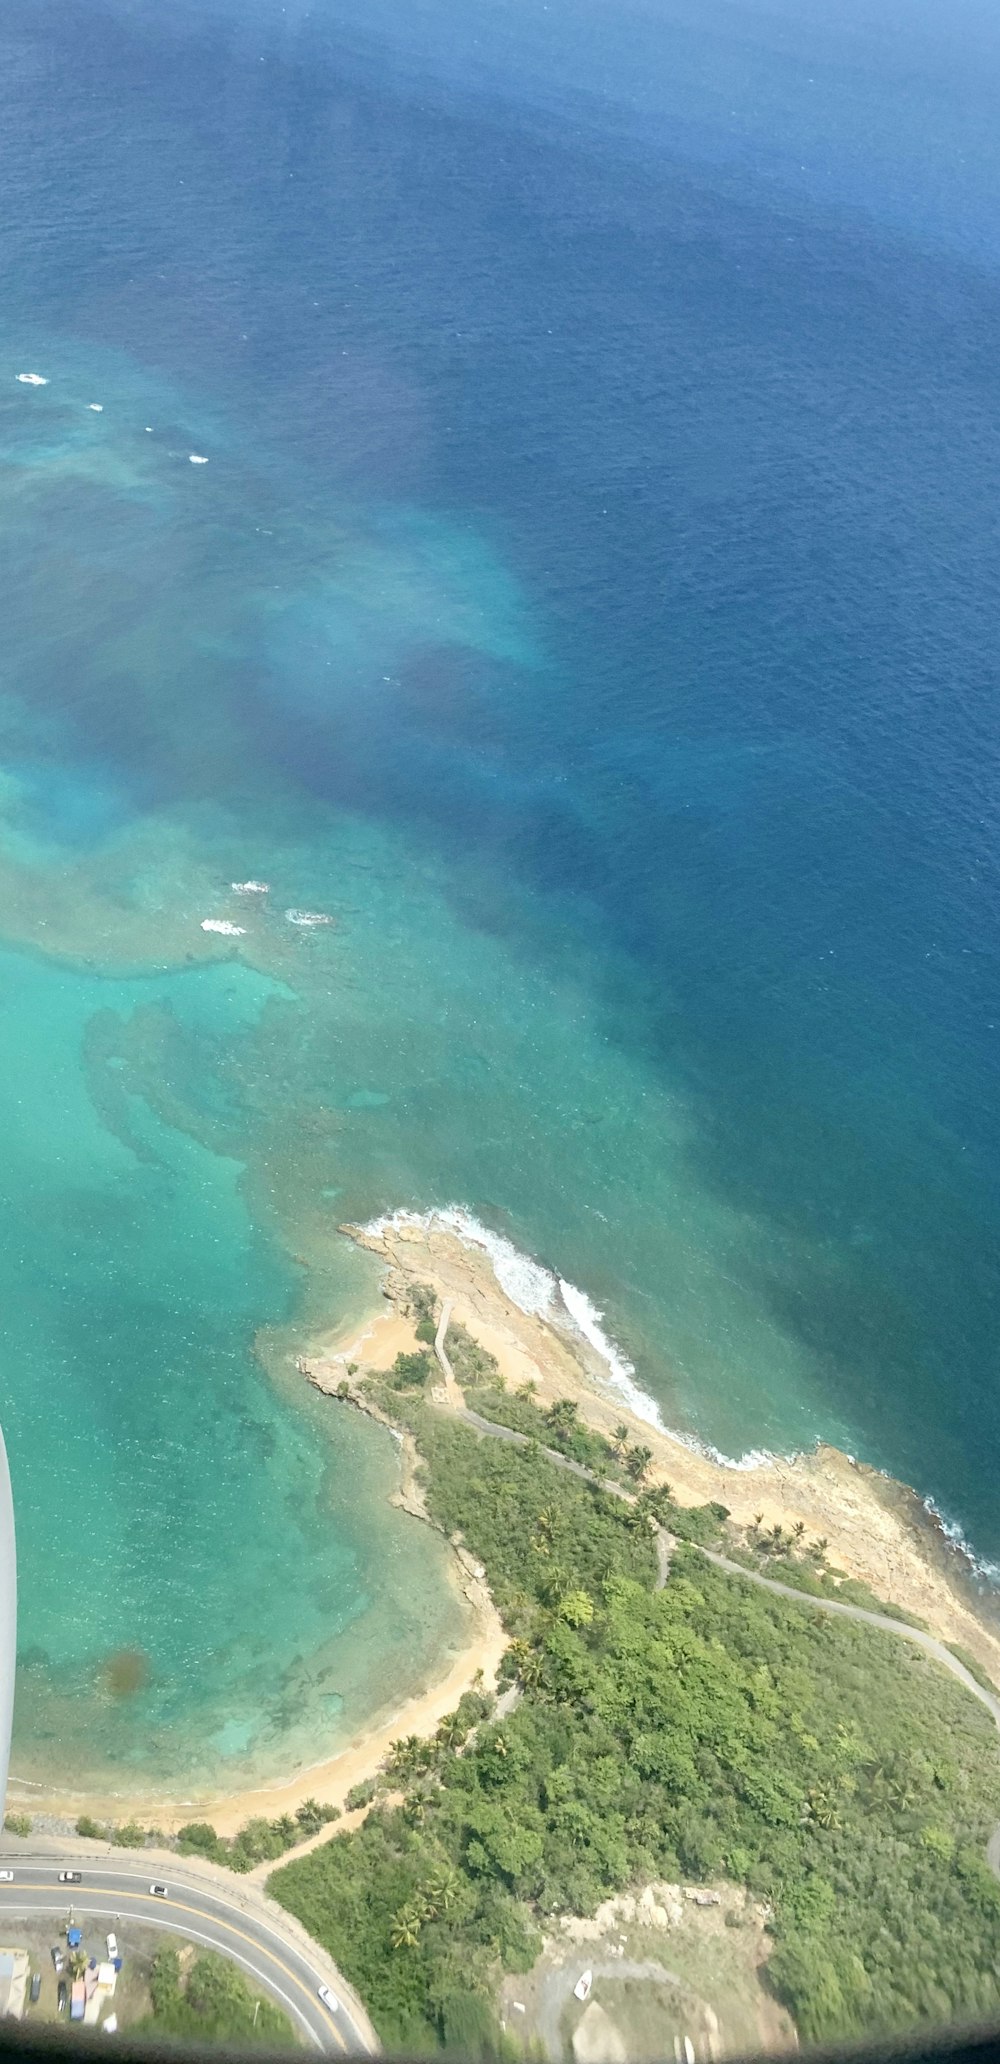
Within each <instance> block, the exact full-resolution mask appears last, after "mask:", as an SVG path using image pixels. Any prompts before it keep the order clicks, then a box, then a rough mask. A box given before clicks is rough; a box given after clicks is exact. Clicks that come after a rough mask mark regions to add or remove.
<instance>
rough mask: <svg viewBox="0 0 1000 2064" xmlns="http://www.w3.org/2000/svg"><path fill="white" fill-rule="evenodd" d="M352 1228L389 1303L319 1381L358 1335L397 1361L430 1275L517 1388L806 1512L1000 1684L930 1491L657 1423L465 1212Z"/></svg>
mask: <svg viewBox="0 0 1000 2064" xmlns="http://www.w3.org/2000/svg"><path fill="white" fill-rule="evenodd" d="M341 1231H342V1233H344V1234H345V1235H346V1236H347V1237H349V1238H351V1239H353V1240H354V1241H355V1242H356V1243H357V1244H358V1245H360V1246H362V1247H364V1248H365V1249H366V1250H367V1251H368V1252H370V1253H372V1254H374V1255H375V1256H376V1257H377V1258H378V1259H379V1260H380V1261H381V1262H382V1263H383V1264H384V1266H385V1269H386V1274H385V1278H384V1282H383V1300H384V1302H383V1309H382V1314H381V1316H379V1317H372V1318H370V1319H369V1320H368V1321H367V1322H366V1324H365V1326H364V1327H358V1326H355V1327H354V1328H353V1329H352V1331H351V1333H350V1334H349V1335H348V1334H346V1333H342V1334H340V1335H337V1336H332V1337H329V1338H327V1340H325V1341H324V1342H323V1343H322V1344H321V1352H320V1354H319V1355H318V1356H314V1357H311V1358H310V1361H309V1368H310V1374H311V1376H312V1380H313V1381H314V1382H316V1383H317V1387H318V1388H321V1389H324V1388H335V1384H336V1380H338V1379H339V1378H341V1377H342V1376H343V1373H344V1366H345V1363H346V1362H347V1360H349V1359H354V1358H358V1357H357V1354H356V1353H355V1354H352V1348H353V1349H354V1350H355V1351H357V1350H360V1349H361V1348H362V1345H363V1358H364V1360H365V1363H366V1365H367V1366H369V1367H381V1368H387V1367H389V1366H390V1365H391V1363H392V1360H393V1359H394V1356H395V1353H396V1352H397V1351H398V1345H399V1344H402V1339H403V1335H402V1331H401V1322H405V1318H406V1307H407V1303H408V1300H409V1294H410V1292H411V1290H412V1287H413V1286H414V1285H415V1284H417V1283H422V1284H427V1285H428V1286H429V1287H430V1288H431V1289H432V1290H433V1291H434V1292H435V1295H436V1296H437V1298H438V1300H439V1302H440V1303H441V1304H444V1303H445V1302H446V1301H447V1302H449V1303H450V1304H451V1305H452V1308H453V1313H454V1317H455V1318H456V1319H457V1320H459V1321H460V1323H461V1324H463V1325H464V1326H465V1327H466V1328H467V1330H468V1331H469V1332H471V1333H472V1334H473V1335H474V1336H475V1338H476V1339H477V1340H479V1341H480V1343H481V1344H482V1346H483V1347H485V1348H486V1349H487V1350H488V1351H489V1352H490V1353H491V1354H492V1355H493V1356H494V1357H495V1359H496V1361H497V1363H498V1364H499V1368H500V1371H501V1374H502V1375H503V1378H504V1380H505V1382H506V1383H507V1385H508V1387H509V1388H511V1389H517V1388H518V1387H519V1386H520V1385H521V1384H523V1383H526V1382H527V1383H531V1384H532V1385H533V1386H534V1388H535V1391H536V1394H537V1397H538V1401H539V1402H540V1403H541V1404H543V1405H544V1404H548V1403H551V1402H553V1401H554V1400H555V1399H556V1398H558V1397H571V1398H572V1399H573V1400H574V1402H575V1403H576V1405H577V1408H578V1411H579V1413H580V1416H581V1418H582V1419H584V1420H585V1421H586V1422H587V1424H588V1425H590V1426H592V1427H594V1428H595V1429H596V1430H597V1431H599V1432H601V1433H604V1434H605V1435H608V1436H610V1435H612V1434H613V1431H614V1428H615V1427H616V1426H617V1425H618V1424H623V1425H627V1426H628V1427H629V1431H630V1437H631V1438H632V1440H633V1441H635V1442H639V1443H642V1444H643V1445H645V1446H647V1447H649V1448H651V1449H652V1451H653V1458H654V1459H653V1463H652V1465H651V1472H650V1480H651V1481H654V1482H655V1481H664V1480H667V1481H669V1483H670V1484H671V1486H672V1488H673V1491H674V1495H675V1497H676V1498H677V1500H678V1502H679V1503H680V1504H687V1505H698V1504H704V1503H707V1502H709V1501H711V1500H717V1501H719V1502H720V1503H722V1504H724V1505H726V1506H727V1507H728V1508H729V1511H730V1513H731V1514H732V1517H733V1520H734V1522H735V1523H736V1524H737V1525H738V1526H751V1525H752V1524H753V1522H754V1519H755V1517H756V1515H757V1514H758V1513H760V1514H762V1515H763V1519H762V1524H763V1525H764V1527H771V1526H774V1525H780V1526H782V1527H785V1528H786V1529H789V1528H791V1527H793V1526H795V1525H796V1524H797V1523H799V1522H801V1523H803V1524H804V1526H805V1528H806V1529H807V1531H808V1533H809V1534H810V1535H811V1536H816V1535H820V1536H822V1537H824V1538H825V1539H826V1540H827V1541H828V1542H829V1559H830V1560H831V1561H832V1562H833V1563H834V1564H835V1565H836V1567H837V1568H838V1569H840V1570H841V1571H842V1572H843V1574H844V1575H846V1576H849V1577H853V1578H856V1579H858V1580H859V1581H861V1582H863V1583H866V1584H867V1585H869V1586H870V1588H871V1589H872V1590H873V1591H874V1592H876V1593H877V1595H878V1596H879V1597H880V1598H882V1599H884V1600H885V1601H886V1602H887V1603H889V1604H891V1605H896V1606H898V1607H900V1608H901V1609H902V1610H903V1611H905V1612H909V1613H912V1614H915V1615H916V1616H917V1617H918V1618H921V1619H923V1620H925V1621H926V1622H927V1624H928V1625H929V1626H930V1627H931V1628H932V1630H933V1631H934V1633H935V1634H936V1635H937V1636H938V1637H939V1638H940V1639H941V1640H943V1641H945V1642H956V1643H959V1644H960V1645H962V1646H963V1647H965V1648H967V1649H968V1650H969V1651H970V1652H971V1653H972V1654H973V1655H975V1657H976V1658H977V1661H978V1662H979V1663H980V1664H981V1666H982V1668H983V1669H984V1670H985V1671H986V1672H987V1674H988V1675H989V1676H990V1677H991V1679H992V1681H993V1682H994V1684H997V1685H998V1686H1000V1600H998V1602H997V1606H996V1608H993V1609H992V1610H991V1603H990V1601H989V1600H988V1599H984V1598H983V1597H981V1596H980V1595H979V1594H978V1593H977V1591H976V1589H975V1585H974V1580H973V1575H972V1569H971V1565H970V1564H969V1561H968V1558H967V1557H966V1556H965V1554H964V1552H963V1551H962V1550H961V1549H960V1548H958V1547H956V1546H955V1545H954V1544H953V1543H952V1542H951V1541H950V1539H949V1538H948V1535H947V1533H946V1532H945V1529H944V1526H943V1525H942V1523H941V1522H940V1521H939V1520H938V1519H937V1518H936V1517H935V1516H934V1515H933V1513H931V1512H929V1511H928V1509H927V1506H926V1504H925V1502H924V1500H923V1499H922V1498H921V1497H920V1495H919V1493H918V1492H916V1491H914V1490H912V1489H910V1488H909V1486H907V1485H905V1484H902V1483H898V1482H897V1481H896V1480H895V1479H894V1478H891V1477H888V1476H886V1475H885V1474H884V1473H883V1472H882V1471H880V1470H877V1469H874V1468H871V1467H870V1466H869V1465H868V1464H866V1463H862V1462H858V1461H856V1460H855V1459H854V1458H853V1457H851V1456H849V1455H845V1454H843V1453H842V1452H841V1451H840V1450H839V1449H837V1448H833V1447H830V1446H826V1445H817V1447H816V1448H815V1449H814V1450H813V1451H812V1452H811V1453H809V1454H798V1455H792V1456H788V1457H782V1456H775V1455H769V1456H763V1455H762V1456H760V1457H755V1458H753V1461H752V1463H748V1461H747V1460H744V1461H743V1462H741V1463H736V1462H733V1461H730V1460H728V1459H727V1458H725V1457H721V1456H717V1455H715V1454H713V1453H712V1452H711V1451H709V1450H707V1449H704V1448H701V1447H699V1446H697V1445H696V1444H695V1443H694V1442H690V1441H688V1440H686V1439H685V1438H684V1437H683V1436H680V1435H678V1434H675V1433H672V1432H670V1431H669V1430H667V1429H666V1428H664V1427H663V1425H662V1423H660V1424H655V1423H653V1421H652V1419H651V1418H649V1417H647V1416H646V1415H645V1413H643V1414H639V1413H637V1412H636V1411H635V1410H634V1409H633V1408H632V1407H631V1406H630V1405H629V1404H627V1403H626V1402H625V1399H624V1397H623V1394H622V1389H621V1387H620V1384H619V1382H618V1381H616V1380H615V1378H614V1376H613V1375H612V1373H611V1370H610V1369H609V1366H608V1362H607V1356H606V1354H605V1353H603V1352H602V1351H599V1350H598V1349H596V1348H595V1347H594V1345H593V1343H592V1341H591V1340H590V1339H588V1337H586V1336H585V1335H584V1334H583V1333H581V1332H579V1330H578V1329H576V1328H575V1327H574V1322H573V1320H572V1317H571V1315H570V1314H569V1313H568V1312H567V1313H566V1315H565V1319H564V1318H563V1315H562V1313H561V1312H560V1311H559V1309H558V1305H557V1306H556V1309H555V1311H553V1310H552V1309H551V1308H550V1309H548V1310H546V1309H544V1308H543V1309H541V1310H539V1309H538V1308H536V1309H535V1310H532V1311H526V1310H525V1309H523V1307H522V1305H521V1304H520V1303H518V1302H515V1301H514V1299H513V1298H512V1297H511V1296H510V1294H509V1293H508V1289H507V1288H506V1287H505V1286H504V1284H503V1283H502V1282H501V1281H500V1280H499V1276H498V1273H497V1271H496V1269H495V1266H494V1261H493V1257H492V1256H491V1254H490V1252H489V1250H488V1249H487V1248H486V1247H485V1246H484V1245H481V1244H476V1243H473V1244H470V1243H469V1242H467V1241H466V1240H463V1238H462V1237H461V1234H460V1233H459V1231H457V1230H456V1228H455V1225H454V1223H453V1215H452V1214H447V1215H446V1214H428V1215H427V1216H426V1217H425V1218H422V1219H421V1218H418V1217H417V1215H416V1214H399V1215H398V1216H397V1217H395V1218H393V1219H383V1220H380V1221H378V1222H376V1223H375V1224H374V1225H371V1226H363V1227H357V1226H343V1227H341ZM504 1244H505V1245H506V1243H504ZM510 1252H511V1254H514V1252H515V1250H513V1249H511V1250H510ZM528 1266H529V1267H530V1268H536V1267H537V1265H536V1264H532V1263H528ZM538 1273H539V1275H546V1276H547V1272H546V1271H541V1270H539V1272H538ZM548 1280H549V1281H550V1282H554V1281H555V1279H554V1278H551V1277H549V1278H548ZM595 1316H596V1315H595ZM411 1329H412V1321H411ZM411 1339H412V1330H411Z"/></svg>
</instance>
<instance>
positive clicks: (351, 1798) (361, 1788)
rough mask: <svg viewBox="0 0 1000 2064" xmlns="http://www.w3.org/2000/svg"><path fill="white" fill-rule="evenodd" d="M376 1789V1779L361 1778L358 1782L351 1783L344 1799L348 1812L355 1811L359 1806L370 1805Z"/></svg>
mask: <svg viewBox="0 0 1000 2064" xmlns="http://www.w3.org/2000/svg"><path fill="white" fill-rule="evenodd" d="M377 1791H378V1779H377V1778H374V1777H365V1778H362V1780H361V1783H360V1784H356V1785H352V1786H351V1789H350V1791H349V1792H348V1793H347V1796H346V1798H345V1800H344V1805H345V1806H346V1808H347V1811H348V1813H357V1812H358V1810H359V1809H360V1807H362V1806H370V1805H371V1803H372V1800H373V1799H374V1797H375V1794H376V1792H377Z"/></svg>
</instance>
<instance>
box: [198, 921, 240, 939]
mask: <svg viewBox="0 0 1000 2064" xmlns="http://www.w3.org/2000/svg"><path fill="white" fill-rule="evenodd" d="M201 929H202V931H203V932H221V933H222V936H223V938H224V939H245V938H246V931H247V928H246V925H234V924H230V922H229V919H228V917H203V918H202V920H201Z"/></svg>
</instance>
